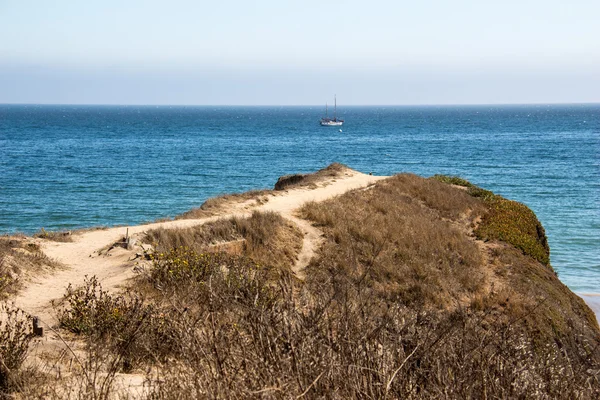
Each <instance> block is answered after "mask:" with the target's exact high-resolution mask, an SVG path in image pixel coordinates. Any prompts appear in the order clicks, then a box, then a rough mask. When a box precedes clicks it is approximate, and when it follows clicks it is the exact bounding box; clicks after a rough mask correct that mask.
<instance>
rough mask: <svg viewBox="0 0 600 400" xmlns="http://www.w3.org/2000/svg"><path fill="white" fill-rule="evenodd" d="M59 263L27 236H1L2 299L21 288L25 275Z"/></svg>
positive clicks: (0, 288)
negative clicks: (45, 253)
mask: <svg viewBox="0 0 600 400" xmlns="http://www.w3.org/2000/svg"><path fill="white" fill-rule="evenodd" d="M57 265H58V264H57V263H56V262H54V261H52V260H51V259H49V258H48V257H46V255H44V253H42V252H41V251H40V247H39V246H38V245H37V244H35V243H33V242H32V241H31V240H29V239H27V238H25V237H17V236H3V237H0V300H2V299H4V298H6V296H8V295H10V294H14V293H16V292H17V291H18V290H19V288H20V287H21V285H22V284H23V279H24V275H26V274H31V273H35V272H40V271H41V270H42V269H44V268H47V267H49V268H54V267H56V266H57Z"/></svg>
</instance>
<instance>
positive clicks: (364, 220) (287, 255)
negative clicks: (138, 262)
mask: <svg viewBox="0 0 600 400" xmlns="http://www.w3.org/2000/svg"><path fill="white" fill-rule="evenodd" d="M449 184H450V185H449ZM456 186H464V187H466V188H467V190H465V189H462V188H460V187H456ZM505 202H509V201H508V200H505V199H502V198H500V197H499V196H495V195H494V194H493V193H491V192H487V191H484V190H483V189H480V188H477V187H475V186H473V185H471V184H470V183H468V182H466V181H464V180H459V179H458V178H449V179H446V178H443V177H435V178H433V179H424V178H420V177H418V176H415V175H410V174H403V175H397V176H394V177H392V178H389V179H386V180H383V181H379V182H378V183H377V184H375V185H374V186H372V187H370V188H369V189H367V190H357V191H353V192H349V193H346V194H344V195H342V196H339V197H336V198H334V199H331V200H328V201H325V202H322V203H309V204H307V205H305V206H304V207H303V208H302V209H301V210H300V211H299V213H300V215H301V216H302V217H303V218H307V219H310V220H311V221H313V222H314V224H315V225H317V226H318V227H319V228H320V229H321V230H322V231H323V234H324V244H323V245H322V247H321V248H320V249H319V250H318V252H317V254H316V256H315V257H314V258H313V259H312V261H311V263H310V265H309V266H308V267H307V269H306V274H305V275H306V279H305V280H304V281H301V280H299V279H297V278H295V277H294V275H293V273H292V272H291V265H293V263H294V260H295V257H296V254H297V253H298V250H299V249H300V246H301V240H302V234H301V233H300V232H299V231H298V230H297V228H295V227H294V226H292V225H290V223H289V222H288V221H287V220H285V219H283V218H282V217H281V216H280V215H278V214H274V213H254V214H253V215H252V216H251V217H250V218H246V219H244V218H230V219H222V220H218V221H214V222H211V223H207V224H204V225H201V226H198V227H195V228H189V229H180V230H155V231H151V232H149V233H148V235H147V241H148V242H150V243H152V244H153V247H154V249H155V251H154V253H153V254H152V257H151V260H150V261H149V265H148V266H147V267H146V268H145V269H144V270H143V272H141V273H140V274H139V275H138V276H137V277H136V278H135V280H134V282H133V283H132V285H131V286H130V288H129V289H128V290H127V293H126V294H122V295H119V294H110V293H107V292H105V291H103V290H102V288H101V287H100V285H99V283H98V281H97V280H95V279H94V278H90V279H88V280H87V281H86V283H85V285H84V286H83V287H82V288H69V290H68V291H67V294H66V296H65V301H64V302H63V303H62V305H60V306H59V307H58V310H59V312H58V315H59V320H60V323H61V327H62V328H61V329H62V330H63V331H69V332H70V334H72V335H76V336H77V337H79V338H80V339H82V341H83V343H85V347H86V350H87V352H86V354H87V358H86V359H85V360H88V361H85V360H83V361H81V362H80V368H79V369H77V370H76V371H74V372H73V374H72V376H71V378H70V379H71V380H70V382H75V383H76V384H77V385H80V386H79V389H77V391H76V393H77V392H78V393H83V394H84V395H85V396H87V397H88V398H110V397H111V396H112V397H115V398H116V397H117V393H116V391H115V389H114V388H113V381H114V377H115V376H116V374H117V373H119V372H131V371H134V372H135V371H137V372H138V373H145V375H146V387H147V388H148V393H147V394H146V395H145V396H144V397H145V398H149V399H161V400H162V399H164V400H170V399H181V398H232V397H236V398H269V399H287V398H292V397H293V398H303V397H304V398H331V399H348V398H369V399H396V398H411V399H470V398H478V399H479V398H499V399H508V398H540V399H545V398H578V399H594V398H598V397H599V396H600V350H599V347H600V331H599V329H598V326H597V323H596V321H595V319H594V315H593V313H592V312H591V310H589V308H588V307H587V306H586V305H585V304H584V303H583V301H582V300H581V299H579V298H578V297H577V296H575V295H574V294H573V293H572V292H570V291H569V290H568V288H566V286H564V285H563V284H562V283H561V282H560V281H559V280H558V278H557V277H556V275H555V274H554V271H553V270H552V268H551V267H550V266H549V265H548V264H547V262H544V261H545V260H544V259H543V258H541V259H540V258H539V257H538V254H537V253H536V250H535V249H536V248H537V247H536V246H537V244H540V245H541V246H542V247H544V243H545V242H544V240H545V235H544V232H543V230H539V229H538V228H537V225H538V224H539V222H538V221H537V219H536V218H535V215H533V213H532V212H531V211H530V210H528V209H527V208H526V207H525V206H523V205H521V204H518V203H514V202H509V203H505ZM513 203H514V204H513ZM508 233H510V234H508ZM513 234H516V235H517V236H518V237H520V238H521V239H515V238H514V237H513ZM480 238H481V239H485V240H486V241H483V240H481V239H480ZM523 238H527V240H529V239H531V240H533V241H535V242H536V243H537V244H532V245H531V246H530V247H528V246H521V245H519V243H521V242H519V240H522V239H523ZM228 243H229V244H232V243H233V244H235V246H233V247H227V246H226V245H225V246H224V244H228ZM526 243H529V242H526ZM545 248H547V245H546V247H545ZM17 370H18V368H17ZM98 371H102V373H100V372H98ZM97 376H100V377H102V379H101V380H96V378H95V377H97ZM80 378H81V379H80ZM65 382H67V381H66V380H65V381H62V382H58V384H62V385H67V384H66V383H65ZM32 388H33V389H32V390H33V391H32V392H31V393H35V390H34V389H35V386H32ZM21 389H22V388H21ZM21 389H18V388H17V390H21ZM12 390H15V388H14V387H13V389H12ZM40 390H42V389H40ZM28 393H29V392H28ZM55 393H57V394H56V395H55V397H56V398H60V393H62V392H61V391H60V390H59V391H56V392H55ZM69 393H71V392H69Z"/></svg>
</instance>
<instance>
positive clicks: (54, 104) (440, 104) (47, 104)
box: [0, 101, 600, 107]
mask: <svg viewBox="0 0 600 400" xmlns="http://www.w3.org/2000/svg"><path fill="white" fill-rule="evenodd" d="M0 105H2V106H101V107H322V106H323V104H165V103H161V104H141V103H131V104H123V103H3V102H0ZM555 105H563V106H568V105H600V101H598V102H565V103H563V102H534V103H416V104H408V103H406V104H342V106H343V107H440V106H448V107H474V106H484V107H485V106H555Z"/></svg>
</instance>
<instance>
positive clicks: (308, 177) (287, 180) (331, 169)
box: [275, 163, 350, 190]
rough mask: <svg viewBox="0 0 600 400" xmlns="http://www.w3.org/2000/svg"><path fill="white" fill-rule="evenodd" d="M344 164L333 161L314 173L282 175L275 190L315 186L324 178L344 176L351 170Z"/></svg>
mask: <svg viewBox="0 0 600 400" xmlns="http://www.w3.org/2000/svg"><path fill="white" fill-rule="evenodd" d="M349 170H350V168H348V167H347V166H346V165H344V164H340V163H333V164H330V165H328V166H327V167H325V168H323V169H320V170H318V171H317V172H315V173H312V174H293V175H284V176H281V177H280V178H279V179H278V180H277V183H275V190H285V189H293V188H298V187H307V186H309V187H310V186H315V185H316V184H317V183H320V182H322V181H324V180H328V179H332V178H336V177H339V176H342V175H343V174H344V173H345V172H347V171H349Z"/></svg>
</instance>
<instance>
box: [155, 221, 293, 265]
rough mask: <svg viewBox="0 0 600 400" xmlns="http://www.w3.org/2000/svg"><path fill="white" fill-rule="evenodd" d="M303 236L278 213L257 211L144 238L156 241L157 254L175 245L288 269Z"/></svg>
mask: <svg viewBox="0 0 600 400" xmlns="http://www.w3.org/2000/svg"><path fill="white" fill-rule="evenodd" d="M302 237H303V235H302V232H300V230H299V229H298V228H297V227H296V226H295V225H294V224H293V223H291V222H289V221H287V220H285V219H284V218H283V217H281V216H280V215H279V214H277V213H273V212H258V211H255V212H253V213H252V216H251V217H250V218H237V217H234V218H229V219H221V220H218V221H215V222H209V223H206V224H204V225H199V226H197V227H193V228H185V229H170V230H167V229H157V230H152V231H150V232H148V234H147V236H146V238H145V241H146V242H147V243H151V244H153V245H154V249H155V251H156V252H157V253H165V252H168V251H170V250H171V249H176V248H188V249H193V250H194V251H196V252H199V253H201V252H207V251H229V252H232V253H236V254H239V255H244V256H246V257H249V258H250V259H252V260H254V261H255V262H257V263H260V264H264V265H271V266H276V267H280V268H289V267H290V266H291V265H293V264H294V262H295V260H296V257H297V255H298V252H299V251H300V249H301V248H302ZM232 242H233V243H232Z"/></svg>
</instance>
